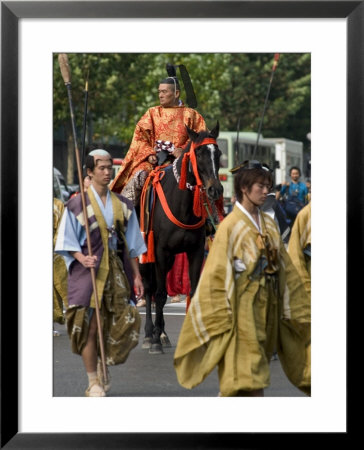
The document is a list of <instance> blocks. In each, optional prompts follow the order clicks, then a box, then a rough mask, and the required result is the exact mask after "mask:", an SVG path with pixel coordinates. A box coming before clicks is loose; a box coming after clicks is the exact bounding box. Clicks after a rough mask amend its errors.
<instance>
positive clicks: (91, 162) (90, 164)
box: [85, 149, 112, 175]
mask: <svg viewBox="0 0 364 450" xmlns="http://www.w3.org/2000/svg"><path fill="white" fill-rule="evenodd" d="M100 150H103V149H100ZM105 151H106V150H105ZM94 156H97V155H90V154H88V155H87V156H86V161H85V167H86V175H88V174H87V169H90V170H91V172H93V171H94V169H95V166H96V165H97V161H98V159H96V158H94ZM110 161H111V164H112V158H111V155H110Z"/></svg>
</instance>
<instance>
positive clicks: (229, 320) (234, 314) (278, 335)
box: [174, 162, 311, 397]
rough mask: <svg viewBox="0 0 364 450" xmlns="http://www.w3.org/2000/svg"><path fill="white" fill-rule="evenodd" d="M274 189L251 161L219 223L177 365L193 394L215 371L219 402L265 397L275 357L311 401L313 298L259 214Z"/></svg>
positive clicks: (270, 223)
mask: <svg viewBox="0 0 364 450" xmlns="http://www.w3.org/2000/svg"><path fill="white" fill-rule="evenodd" d="M271 185H272V178H271V175H270V173H269V172H268V171H265V169H264V168H263V167H262V166H261V165H260V164H259V163H258V162H249V163H247V166H246V167H245V168H243V169H241V170H240V171H239V172H238V173H237V174H236V175H235V193H236V198H237V202H236V203H235V206H234V209H233V211H232V212H231V213H230V214H229V215H228V216H227V217H226V218H225V219H224V220H223V221H222V222H221V224H220V225H219V228H218V230H217V233H216V235H215V239H214V241H213V244H212V246H211V248H210V251H209V255H208V257H207V260H206V263H205V266H204V269H203V271H202V274H201V278H200V281H199V284H198V286H197V289H196V292H195V295H194V296H193V298H192V300H191V305H190V308H189V310H188V313H187V315H186V318H185V321H184V323H183V325H182V329H181V332H180V335H179V340H178V343H177V348H176V351H175V355H174V366H175V370H176V373H177V378H178V381H179V383H180V384H181V385H182V386H184V387H185V388H188V389H191V388H193V387H195V386H197V385H198V384H200V383H201V382H202V381H203V380H204V379H205V378H206V377H207V376H208V375H209V373H210V372H211V371H212V370H213V369H214V368H215V367H216V366H218V375H219V382H220V396H224V397H230V396H254V397H255V396H263V393H264V391H263V390H264V388H266V387H267V386H269V384H270V371H269V363H270V360H271V357H272V354H273V352H274V351H275V350H277V352H278V355H279V359H280V362H281V365H282V367H283V370H284V372H285V373H286V375H287V377H288V379H289V380H290V381H291V382H292V383H293V384H294V385H295V386H296V387H298V388H299V389H301V390H302V391H303V392H305V393H306V394H307V395H310V390H311V360H310V342H311V341H310V323H311V317H310V298H309V296H308V295H307V292H306V291H305V289H304V287H303V285H302V283H301V280H300V277H299V274H298V272H297V270H296V268H295V267H294V265H293V264H292V262H291V260H290V258H289V256H288V253H287V251H286V250H285V247H284V244H283V242H282V239H281V236H280V233H279V230H278V228H277V225H276V223H275V221H274V220H273V219H272V218H271V217H270V216H269V215H268V214H266V213H263V212H262V211H260V206H261V205H262V204H263V203H264V201H265V200H266V197H267V194H268V192H269V190H270V188H271Z"/></svg>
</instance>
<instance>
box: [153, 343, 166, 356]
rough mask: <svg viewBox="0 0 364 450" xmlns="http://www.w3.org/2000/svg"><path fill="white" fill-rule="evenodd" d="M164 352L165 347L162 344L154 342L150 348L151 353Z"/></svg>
mask: <svg viewBox="0 0 364 450" xmlns="http://www.w3.org/2000/svg"><path fill="white" fill-rule="evenodd" d="M162 353H164V352H163V348H162V345H161V344H152V345H151V347H150V349H149V354H150V355H160V354H162Z"/></svg>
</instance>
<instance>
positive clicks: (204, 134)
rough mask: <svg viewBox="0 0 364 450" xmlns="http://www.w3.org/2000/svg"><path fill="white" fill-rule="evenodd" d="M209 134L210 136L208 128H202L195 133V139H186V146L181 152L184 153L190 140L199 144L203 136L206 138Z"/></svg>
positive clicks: (189, 144)
mask: <svg viewBox="0 0 364 450" xmlns="http://www.w3.org/2000/svg"><path fill="white" fill-rule="evenodd" d="M210 136H211V134H210V131H209V130H202V131H200V132H199V133H198V134H197V136H196V140H193V139H189V140H188V144H187V145H186V147H185V149H184V152H183V153H186V152H187V151H188V150H189V149H190V147H191V143H192V142H195V143H196V144H199V143H200V142H202V141H203V140H204V139H205V138H208V137H210Z"/></svg>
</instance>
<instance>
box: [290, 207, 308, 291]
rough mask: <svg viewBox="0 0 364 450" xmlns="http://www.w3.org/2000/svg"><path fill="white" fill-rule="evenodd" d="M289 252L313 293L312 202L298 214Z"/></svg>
mask: <svg viewBox="0 0 364 450" xmlns="http://www.w3.org/2000/svg"><path fill="white" fill-rule="evenodd" d="M288 254H289V256H290V257H291V260H292V262H293V264H294V265H295V266H296V269H297V271H298V273H299V274H300V276H301V279H302V282H303V284H304V286H305V289H306V291H307V293H308V294H309V295H311V202H310V203H309V204H308V205H306V206H305V207H304V208H303V209H301V211H300V212H299V213H298V214H297V217H296V220H295V223H294V225H293V228H292V233H291V237H290V239H289V242H288Z"/></svg>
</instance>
